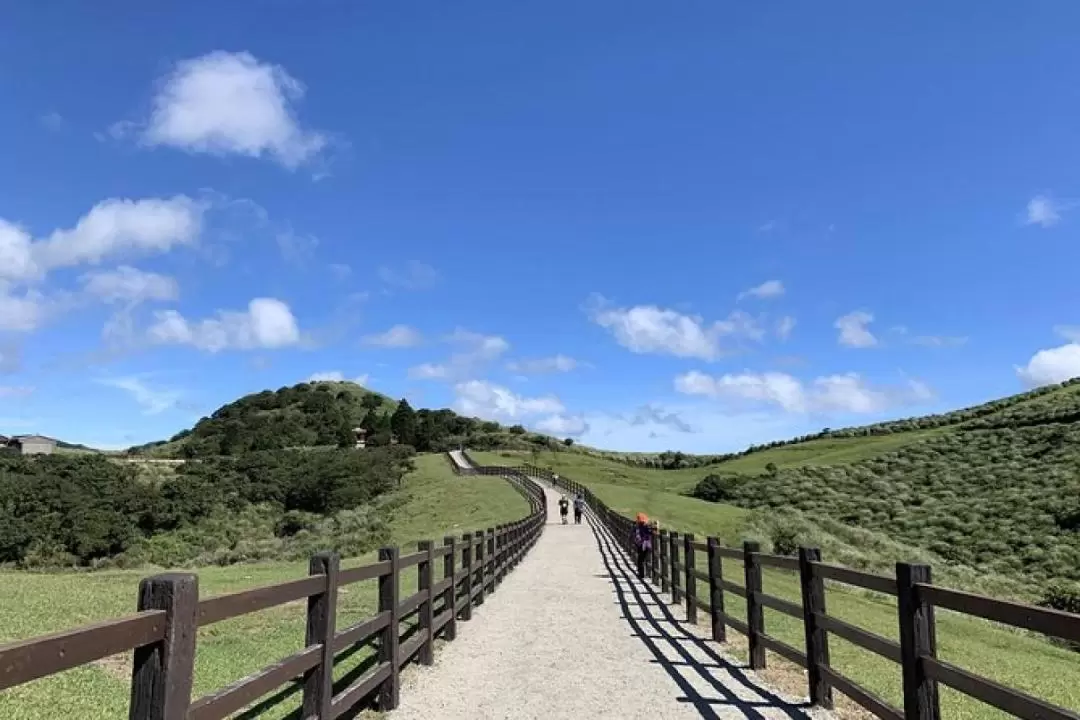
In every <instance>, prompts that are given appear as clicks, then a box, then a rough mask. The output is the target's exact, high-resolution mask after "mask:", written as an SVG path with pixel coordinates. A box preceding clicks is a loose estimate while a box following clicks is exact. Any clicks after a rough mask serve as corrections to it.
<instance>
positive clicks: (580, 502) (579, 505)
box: [574, 493, 585, 525]
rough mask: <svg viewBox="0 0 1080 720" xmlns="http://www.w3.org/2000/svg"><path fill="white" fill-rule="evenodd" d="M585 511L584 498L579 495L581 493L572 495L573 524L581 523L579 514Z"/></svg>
mask: <svg viewBox="0 0 1080 720" xmlns="http://www.w3.org/2000/svg"><path fill="white" fill-rule="evenodd" d="M584 512H585V498H583V497H581V493H578V494H577V495H575V496H574V524H575V525H580V524H581V515H582V513H584Z"/></svg>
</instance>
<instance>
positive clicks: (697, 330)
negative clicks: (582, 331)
mask: <svg viewBox="0 0 1080 720" xmlns="http://www.w3.org/2000/svg"><path fill="white" fill-rule="evenodd" d="M590 317H591V319H592V321H593V322H594V323H596V324H597V325H599V326H600V327H602V328H605V329H606V330H608V331H610V332H611V334H612V335H613V336H614V337H615V341H616V342H618V343H619V344H620V345H622V346H623V347H625V348H627V349H628V350H630V351H632V352H636V353H654V354H666V355H674V356H676V357H695V358H700V359H702V360H715V359H716V358H718V357H720V356H721V355H722V354H724V350H723V349H722V348H721V347H720V340H721V338H723V337H733V338H737V337H745V338H748V339H751V340H760V339H761V338H762V337H763V336H764V331H763V330H762V329H761V327H760V325H759V324H758V322H757V321H756V320H755V319H754V318H752V317H750V316H749V315H747V314H746V313H743V312H739V311H736V312H733V313H731V315H730V316H728V318H727V319H726V320H720V321H718V322H714V323H712V324H711V325H708V324H706V323H705V321H704V320H703V319H702V318H701V317H699V316H694V315H684V314H682V313H679V312H676V311H675V310H668V309H664V308H660V307H657V306H655V305H638V306H635V307H631V308H611V307H607V306H606V303H605V302H604V301H603V299H602V298H599V299H598V300H597V301H596V302H594V303H593V307H592V308H591V309H590Z"/></svg>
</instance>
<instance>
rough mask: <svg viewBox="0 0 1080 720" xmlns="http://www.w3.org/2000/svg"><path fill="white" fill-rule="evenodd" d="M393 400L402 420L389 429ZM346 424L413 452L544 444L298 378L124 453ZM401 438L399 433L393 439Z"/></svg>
mask: <svg viewBox="0 0 1080 720" xmlns="http://www.w3.org/2000/svg"><path fill="white" fill-rule="evenodd" d="M400 405H404V407H405V408H406V409H407V410H406V409H403V413H404V415H405V416H408V417H404V418H399V421H400V422H402V423H404V424H403V426H401V427H397V428H395V427H393V426H392V423H393V422H395V420H394V418H395V414H396V412H397V411H398V409H399V406H400ZM354 428H363V429H364V430H365V431H366V433H367V444H368V446H369V447H371V446H375V447H378V446H382V445H388V444H390V443H391V442H401V443H403V444H407V445H411V446H413V447H414V448H415V449H416V450H417V451H419V452H442V451H445V450H449V449H452V448H455V447H458V445H460V444H464V445H467V446H469V447H478V448H489V447H510V448H528V447H547V446H549V445H550V444H551V443H554V442H556V441H555V440H554V439H553V438H549V437H547V436H545V435H538V434H536V433H530V432H527V431H526V430H525V429H524V428H523V427H521V426H514V427H510V428H506V427H503V426H502V425H499V424H498V423H494V422H488V421H483V420H479V419H475V418H466V417H462V416H460V415H458V414H457V413H455V412H453V411H452V410H446V409H443V410H426V409H421V410H416V411H413V410H412V408H411V407H409V406H408V403H407V402H405V401H401V402H400V403H399V402H396V401H394V400H392V399H390V398H388V397H386V396H385V395H381V394H379V393H376V392H372V391H371V390H368V389H366V388H364V387H362V386H360V385H357V384H355V383H351V382H314V383H300V384H298V385H294V386H292V387H283V388H280V389H278V390H263V391H262V392H258V393H254V394H251V395H245V396H244V397H241V398H239V399H237V400H235V401H233V402H231V403H228V404H227V405H223V406H222V407H220V408H218V409H217V410H215V411H214V412H213V414H211V415H210V416H209V417H205V418H203V419H202V420H200V421H199V422H198V423H196V424H195V427H193V428H192V429H190V430H184V431H182V432H180V433H178V434H177V435H175V436H173V437H172V438H171V439H170V440H169V441H162V442H155V443H149V444H147V445H141V446H137V447H133V448H131V449H129V450H128V454H129V455H147V456H151V457H164V458H199V457H212V456H219V455H239V454H243V453H246V452H253V451H264V450H282V449H295V448H313V447H333V446H339V447H352V446H353V444H354V439H355V435H354V432H353V429H354ZM400 436H404V437H400Z"/></svg>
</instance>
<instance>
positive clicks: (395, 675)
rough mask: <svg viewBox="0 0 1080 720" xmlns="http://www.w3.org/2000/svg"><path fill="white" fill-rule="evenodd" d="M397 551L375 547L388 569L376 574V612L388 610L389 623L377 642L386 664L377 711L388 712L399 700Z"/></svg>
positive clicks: (395, 706) (380, 656) (380, 660)
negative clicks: (377, 605)
mask: <svg viewBox="0 0 1080 720" xmlns="http://www.w3.org/2000/svg"><path fill="white" fill-rule="evenodd" d="M400 557H401V556H400V554H399V553H398V549H397V548H396V547H384V548H380V549H379V562H389V563H390V569H389V570H388V571H387V573H386V575H382V576H381V577H379V612H380V613H384V612H387V613H390V622H389V623H387V625H386V627H385V628H383V631H382V639H381V640H380V641H379V662H380V663H387V664H388V665H389V667H390V674H389V675H388V676H387V678H386V680H384V681H383V683H382V685H380V686H379V710H381V711H382V712H388V711H390V710H394V709H396V708H397V706H398V702H400V700H401V682H400V680H401V679H400V677H399V673H400V672H401V668H400V667H398V640H399V635H398V633H399V632H400V630H399V627H398V626H399V624H400V614H399V612H398V572H399V570H400V568H399V558H400Z"/></svg>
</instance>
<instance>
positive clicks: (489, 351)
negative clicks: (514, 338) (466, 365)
mask: <svg viewBox="0 0 1080 720" xmlns="http://www.w3.org/2000/svg"><path fill="white" fill-rule="evenodd" d="M447 340H448V341H449V342H451V343H453V344H455V345H457V346H459V347H460V348H462V351H463V353H464V354H466V355H469V356H471V357H477V358H480V359H484V360H494V359H495V358H497V357H498V356H500V355H502V354H503V353H504V352H506V351H507V350H509V349H510V343H508V342H507V341H506V339H505V338H502V337H500V336H498V335H484V334H482V333H477V332H472V331H471V330H464V329H462V328H458V329H456V330H454V332H453V333H451V334H450V336H449V337H448V338H447Z"/></svg>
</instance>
